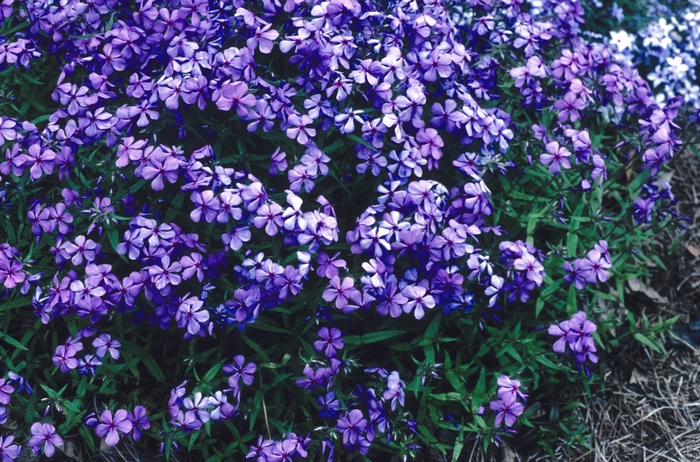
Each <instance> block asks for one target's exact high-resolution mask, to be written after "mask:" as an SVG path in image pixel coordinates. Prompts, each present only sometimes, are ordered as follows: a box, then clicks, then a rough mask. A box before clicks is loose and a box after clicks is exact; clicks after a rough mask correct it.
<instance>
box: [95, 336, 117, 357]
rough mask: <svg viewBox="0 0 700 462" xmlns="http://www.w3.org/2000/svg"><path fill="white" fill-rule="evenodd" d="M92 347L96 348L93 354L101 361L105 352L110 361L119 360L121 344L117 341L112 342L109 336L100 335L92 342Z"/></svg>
mask: <svg viewBox="0 0 700 462" xmlns="http://www.w3.org/2000/svg"><path fill="white" fill-rule="evenodd" d="M92 346H94V347H95V348H97V350H96V352H95V354H97V357H98V358H100V359H102V358H103V357H104V356H105V355H106V354H107V352H109V355H110V356H111V357H112V359H119V350H118V348H120V347H121V346H122V344H121V343H120V342H119V340H112V337H111V336H110V335H109V334H102V335H100V336H99V337H97V338H96V339H95V340H93V341H92Z"/></svg>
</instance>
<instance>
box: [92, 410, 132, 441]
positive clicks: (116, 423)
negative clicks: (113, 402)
mask: <svg viewBox="0 0 700 462" xmlns="http://www.w3.org/2000/svg"><path fill="white" fill-rule="evenodd" d="M132 428H133V425H132V423H131V422H130V421H129V414H128V412H126V410H124V409H118V410H117V412H115V413H114V416H112V411H110V410H109V409H105V410H104V411H103V412H102V414H101V415H100V423H98V424H97V426H95V434H96V435H97V436H99V437H101V438H104V437H105V435H106V436H107V438H105V444H107V446H115V445H116V444H117V443H118V442H119V432H121V433H129V432H130V431H131V429H132Z"/></svg>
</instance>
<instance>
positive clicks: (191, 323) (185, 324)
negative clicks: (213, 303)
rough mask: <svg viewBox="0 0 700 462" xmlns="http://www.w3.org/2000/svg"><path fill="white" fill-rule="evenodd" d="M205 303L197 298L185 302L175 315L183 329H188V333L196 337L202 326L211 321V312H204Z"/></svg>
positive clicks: (187, 299)
mask: <svg viewBox="0 0 700 462" xmlns="http://www.w3.org/2000/svg"><path fill="white" fill-rule="evenodd" d="M203 305H204V301H203V300H200V299H198V298H197V297H189V298H186V299H185V300H183V301H182V302H181V303H180V305H179V307H178V309H177V312H176V314H175V320H176V321H177V325H178V327H180V328H181V329H184V328H187V333H189V334H190V335H196V334H198V333H199V331H200V330H201V329H202V324H204V323H206V322H207V321H209V312H208V311H207V310H202V309H201V308H202V306H203Z"/></svg>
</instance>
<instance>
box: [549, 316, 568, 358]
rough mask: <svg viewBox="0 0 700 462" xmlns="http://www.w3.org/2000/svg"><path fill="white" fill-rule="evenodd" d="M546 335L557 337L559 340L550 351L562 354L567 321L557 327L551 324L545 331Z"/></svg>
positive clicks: (566, 332)
mask: <svg viewBox="0 0 700 462" xmlns="http://www.w3.org/2000/svg"><path fill="white" fill-rule="evenodd" d="M547 333H549V335H554V336H555V337H559V339H558V340H557V341H556V342H554V345H553V346H552V349H553V350H554V351H555V352H556V353H564V350H565V349H566V336H567V334H568V333H569V321H562V322H561V323H559V325H557V324H552V325H551V326H549V328H548V329H547Z"/></svg>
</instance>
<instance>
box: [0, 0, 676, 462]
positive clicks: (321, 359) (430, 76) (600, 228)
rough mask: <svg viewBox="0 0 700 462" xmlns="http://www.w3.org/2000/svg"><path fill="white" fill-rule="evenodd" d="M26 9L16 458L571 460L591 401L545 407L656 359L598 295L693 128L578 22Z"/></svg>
mask: <svg viewBox="0 0 700 462" xmlns="http://www.w3.org/2000/svg"><path fill="white" fill-rule="evenodd" d="M0 12H1V15H2V16H3V17H4V22H3V24H2V30H1V32H0V35H1V36H2V37H3V38H2V41H1V42H0V66H2V68H1V69H2V70H1V71H0V73H1V74H2V78H1V79H0V90H1V92H2V100H1V101H0V114H1V115H2V119H0V143H2V147H3V148H4V149H5V158H4V161H3V162H2V163H0V173H1V174H2V175H3V177H2V180H1V183H0V184H1V185H2V190H1V191H0V198H1V199H2V201H3V202H2V208H1V209H0V229H2V230H3V231H2V234H0V242H4V244H2V246H1V247H0V283H3V284H4V287H5V288H6V291H5V293H4V295H3V298H2V299H0V312H2V313H3V317H2V322H3V329H2V342H0V354H2V357H3V358H4V367H5V368H6V371H7V375H6V380H5V381H3V382H2V383H1V384H0V405H2V408H1V409H3V410H4V411H3V412H0V424H5V423H6V424H7V425H6V426H5V427H3V432H4V434H6V435H7V436H5V437H4V438H5V439H4V440H3V441H4V442H2V443H0V447H2V451H4V452H2V455H3V460H4V459H5V458H6V457H5V456H7V458H8V459H10V460H13V459H14V458H15V457H16V453H18V452H19V446H18V445H19V444H23V445H27V446H29V447H31V448H32V449H33V450H34V451H35V452H37V453H39V452H42V451H43V453H44V454H46V455H47V456H51V455H52V453H53V451H54V447H55V446H58V447H60V445H61V443H62V437H63V438H65V437H67V435H72V434H75V433H76V432H77V433H79V434H80V436H81V437H82V438H83V439H84V440H85V441H86V442H87V444H89V445H91V446H92V447H95V446H96V445H97V438H105V443H106V444H107V445H115V444H119V441H120V439H121V438H123V437H128V438H133V439H134V440H137V441H139V444H140V445H142V448H143V449H144V450H151V451H156V450H158V449H159V448H160V450H161V451H164V453H165V454H166V455H169V454H171V453H172V451H173V450H180V451H187V452H188V453H191V454H193V455H195V457H198V458H204V459H206V460H230V459H232V458H235V459H240V458H241V457H242V455H246V456H247V457H248V458H251V459H254V460H258V461H287V460H290V459H292V458H303V457H307V456H308V457H310V458H313V459H319V458H320V457H321V456H320V454H324V455H327V457H328V459H329V460H333V459H334V457H335V455H339V454H345V453H352V452H356V453H359V454H360V455H362V456H364V457H366V459H367V460H376V459H377V458H378V457H386V456H385V455H386V454H389V455H391V456H396V457H400V458H403V457H416V456H417V455H419V454H421V452H422V451H438V452H441V453H444V454H448V455H449V456H450V457H452V460H458V459H459V457H460V452H461V451H462V449H463V448H464V445H465V444H466V442H467V441H470V440H473V439H474V438H475V437H478V438H480V439H481V441H483V442H484V448H487V447H488V446H489V445H490V444H500V443H501V442H502V441H503V439H504V438H510V437H512V436H513V435H514V434H517V432H518V431H522V429H524V428H527V427H535V426H537V428H538V429H539V431H541V432H542V435H544V436H545V438H543V439H542V443H541V444H542V445H543V446H544V447H545V448H546V449H548V450H551V444H553V443H554V442H555V441H556V438H558V437H560V436H562V435H568V436H567V438H568V439H569V440H570V441H572V442H579V443H582V442H584V437H585V431H584V430H583V429H581V427H577V428H573V427H572V426H570V424H572V422H573V421H574V420H575V416H576V412H577V409H576V408H577V406H578V404H577V402H576V401H575V400H573V397H572V400H571V401H570V403H569V405H567V406H565V407H564V408H563V409H562V410H561V412H562V413H567V415H566V416H562V419H561V422H560V421H558V420H557V419H554V420H553V421H552V422H550V423H549V424H548V423H543V422H533V421H532V419H531V418H530V417H532V416H533V415H534V411H533V409H535V408H536V407H537V406H539V407H541V406H542V405H544V406H546V405H547V402H548V396H551V395H550V393H551V391H552V390H555V389H562V387H563V386H565V385H569V384H582V385H583V386H586V385H587V384H590V383H591V381H595V380H601V376H602V375H601V374H600V373H599V372H598V368H599V367H600V366H598V365H596V364H597V363H598V356H599V355H600V356H601V357H603V358H604V356H605V351H608V350H609V349H610V348H611V347H612V346H614V345H615V344H616V343H617V342H620V341H627V340H629V339H631V338H632V337H635V338H637V339H638V340H639V341H642V342H643V343H646V344H651V345H656V343H654V342H655V340H654V338H653V336H654V335H655V333H657V332H658V331H659V328H658V327H654V326H645V327H643V328H642V329H638V328H637V322H636V321H635V320H634V318H631V319H630V329H628V330H627V331H626V332H625V333H624V334H622V333H621V331H622V329H618V335H617V336H615V335H614V334H613V331H614V330H615V328H616V327H620V326H621V325H622V324H623V323H625V322H627V320H626V319H622V320H621V319H619V318H618V317H616V316H615V315H614V314H613V313H609V312H607V311H606V310H604V309H602V308H601V307H600V305H599V303H598V301H599V300H601V299H604V300H610V301H619V302H621V303H624V290H622V287H623V286H622V285H623V283H624V281H625V280H626V279H628V278H632V277H637V276H639V275H641V274H644V272H645V268H646V265H645V263H646V262H648V261H650V260H652V259H654V258H655V257H654V256H653V255H645V254H644V253H643V252H642V248H643V244H644V243H645V242H646V240H648V239H649V237H650V236H652V235H653V233H654V230H655V229H658V227H660V226H669V225H672V224H674V223H677V222H678V220H677V217H676V215H675V212H674V210H673V207H672V203H673V196H672V194H671V192H670V188H669V187H668V185H666V184H664V183H663V182H662V181H661V180H660V179H659V176H658V172H659V171H660V169H661V168H662V166H663V164H664V163H665V162H666V161H667V160H668V159H669V158H670V157H672V156H673V154H674V152H676V151H677V150H678V149H679V145H680V141H679V140H678V139H677V137H676V134H675V133H676V131H677V130H678V128H679V127H678V125H676V123H675V122H674V119H675V118H676V115H677V112H678V104H677V102H672V103H671V104H668V105H666V106H659V105H658V104H657V103H656V102H655V101H654V99H653V98H652V94H651V91H650V89H649V87H648V85H647V84H646V83H645V81H644V80H643V79H642V78H641V77H639V75H638V73H637V72H636V70H635V69H634V68H632V67H630V66H627V65H626V64H625V63H624V62H617V61H616V50H615V49H614V48H612V47H611V46H609V45H607V44H604V43H599V42H596V41H591V40H588V39H586V38H585V37H584V36H583V35H582V34H580V25H581V24H582V23H583V22H584V18H583V9H582V7H581V5H580V4H579V2H578V1H572V0H567V1H556V2H555V1H551V2H549V1H547V2H543V3H542V4H541V5H540V6H539V7H537V8H533V7H532V6H531V5H529V4H526V3H523V2H522V1H521V0H499V1H495V2H492V1H488V0H480V1H477V0H473V1H467V2H449V1H444V2H443V1H438V0H425V1H421V2H418V1H406V0H401V1H381V0H374V1H370V0H367V1H362V2H360V1H357V0H331V1H324V2H321V1H315V0H314V1H303V0H286V1H285V2H280V1H277V0H263V1H256V2H243V1H242V0H234V1H233V2H217V1H214V0H211V1H206V0H182V1H177V0H148V1H142V2H118V1H116V0H103V1H94V2H90V3H87V4H84V3H79V2H77V1H72V0H68V1H62V2H52V1H41V0H34V1H25V2H21V3H15V2H13V1H12V0H4V1H3V2H2V4H1V6H0ZM550 325H551V327H550ZM596 325H597V327H596ZM557 337H558V338H557ZM598 350H600V351H598ZM603 367H604V366H603ZM525 390H527V392H528V393H527V394H526V393H525V392H524V391H525ZM531 403H534V404H536V405H537V406H535V405H531ZM543 403H544V404H543ZM142 436H143V438H142ZM96 437H97V438H96ZM382 454H384V456H382Z"/></svg>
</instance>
